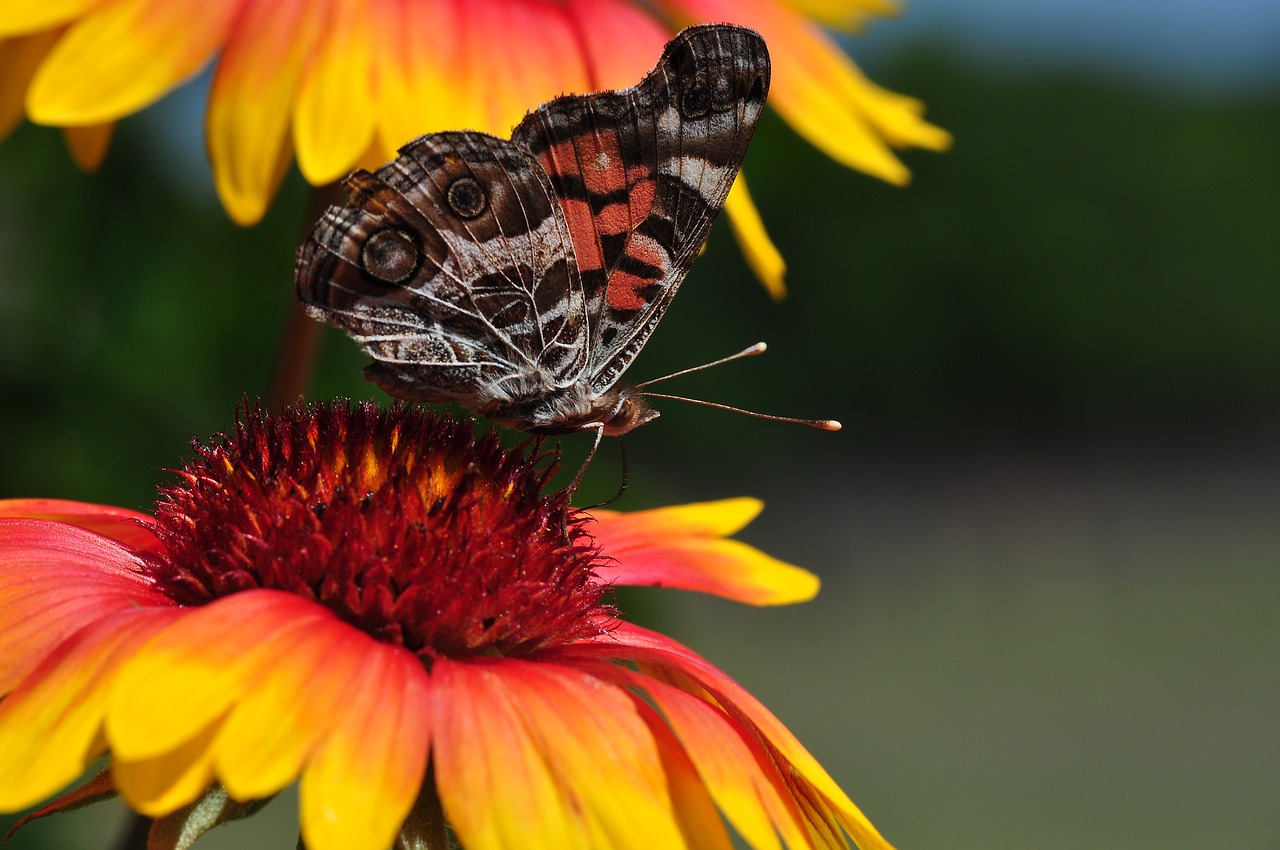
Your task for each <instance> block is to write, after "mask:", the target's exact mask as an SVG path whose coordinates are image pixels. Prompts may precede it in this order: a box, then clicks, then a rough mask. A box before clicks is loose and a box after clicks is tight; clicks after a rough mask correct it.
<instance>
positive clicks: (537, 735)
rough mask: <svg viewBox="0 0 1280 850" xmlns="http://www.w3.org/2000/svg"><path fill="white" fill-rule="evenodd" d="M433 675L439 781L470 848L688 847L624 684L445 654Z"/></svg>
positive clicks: (448, 810) (566, 671)
mask: <svg viewBox="0 0 1280 850" xmlns="http://www.w3.org/2000/svg"><path fill="white" fill-rule="evenodd" d="M431 680H432V689H431V702H432V707H433V711H432V715H433V717H434V724H433V725H434V730H435V732H434V734H435V736H436V737H435V741H436V744H435V750H434V752H435V762H434V763H435V771H436V783H437V785H438V787H439V790H440V797H441V801H442V802H443V804H444V809H445V813H446V814H447V815H448V816H449V821H450V823H451V824H453V826H454V828H455V830H456V831H457V833H458V836H459V839H460V840H461V842H462V844H463V845H464V846H465V847H467V848H468V850H499V849H500V848H508V847H514V846H520V847H528V848H547V850H552V848H562V847H563V848H575V847H581V848H590V847H614V848H633V847H634V848H637V850H641V848H653V847H663V848H678V847H682V846H684V841H683V838H682V836H681V835H680V833H679V829H678V827H677V825H676V823H675V819H674V812H673V810H672V807H671V803H670V799H669V797H668V791H667V787H666V782H665V779H664V777H663V774H662V769H661V763H660V760H659V758H658V754H657V751H656V748H655V746H654V744H653V739H652V737H651V736H650V735H649V733H648V730H647V727H646V726H645V724H644V722H643V721H642V720H641V719H640V718H639V717H638V715H637V714H636V709H635V707H634V705H633V703H632V701H631V700H630V698H629V697H627V696H626V694H625V692H623V691H622V690H620V689H618V688H615V687H614V686H611V685H607V684H605V683H603V682H601V681H600V680H598V679H596V678H594V677H591V676H587V675H584V674H582V673H580V672H577V671H574V670H571V669H569V668H559V667H556V666H553V665H544V664H535V663H530V662H521V661H514V660H506V661H502V662H495V663H468V664H463V663H454V662H438V663H437V664H436V665H435V667H434V668H433V669H432V674H431Z"/></svg>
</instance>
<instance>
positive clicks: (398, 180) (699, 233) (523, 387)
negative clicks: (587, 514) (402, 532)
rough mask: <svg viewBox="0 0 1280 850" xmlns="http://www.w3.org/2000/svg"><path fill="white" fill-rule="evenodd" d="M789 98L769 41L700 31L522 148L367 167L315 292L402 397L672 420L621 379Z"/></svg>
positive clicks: (552, 119)
mask: <svg viewBox="0 0 1280 850" xmlns="http://www.w3.org/2000/svg"><path fill="white" fill-rule="evenodd" d="M768 89H769V59H768V54H767V52H766V50H765V46H764V42H763V41H762V40H761V38H760V36H759V35H757V34H756V33H754V32H752V31H751V30H747V29H743V28H741V27H734V26H728V25H719V26H700V27H691V28H690V29H687V30H685V31H684V32H683V33H681V34H680V35H679V36H677V37H676V38H675V39H673V40H672V41H671V42H670V43H669V44H668V45H667V47H666V50H665V51H664V53H663V55H662V58H661V59H660V60H659V62H658V65H657V66H656V67H655V68H654V69H653V71H651V72H650V73H649V74H648V75H647V76H646V77H645V78H644V79H643V80H641V81H640V82H639V83H638V84H637V85H635V86H633V87H631V88H629V89H624V90H622V91H615V92H604V93H600V94H592V95H572V96H566V97H561V98H557V99H556V100H553V101H551V102H549V103H547V104H544V105H543V106H541V107H538V108H537V109H536V110H534V112H532V113H531V114H530V115H528V116H527V117H526V118H525V119H524V121H522V122H521V123H520V125H519V126H518V127H517V128H516V129H515V132H514V133H513V135H512V138H511V140H510V141H506V140H503V139H498V138H495V137H493V136H489V135H486V134H484V133H474V132H452V133H436V134H433V135H429V136H423V137H421V138H419V139H417V140H415V141H413V142H411V143H409V144H408V145H406V146H404V147H403V148H401V149H400V155H399V157H398V158H397V159H396V160H394V161H393V162H390V163H388V164H387V165H384V166H383V167H382V168H379V169H378V170H377V171H376V172H374V173H372V174H370V173H368V172H364V171H359V172H356V173H355V174H354V175H352V177H351V178H350V180H349V181H348V183H347V186H348V189H349V190H350V193H351V200H350V202H349V203H348V204H347V206H346V207H343V208H341V209H339V208H336V207H335V208H330V209H329V210H328V211H327V212H326V213H325V215H324V217H323V218H322V219H321V221H320V222H319V223H318V224H317V225H316V228H315V230H314V231H313V232H312V234H311V237H310V239H308V240H307V242H306V243H305V244H304V245H303V247H302V249H301V250H300V252H299V255H298V264H297V270H296V277H297V287H298V294H299V297H301V299H302V301H303V303H304V304H305V305H306V306H307V310H308V311H309V312H310V313H311V315H312V316H314V317H316V318H318V319H321V320H323V321H326V322H330V323H332V324H334V325H337V326H338V327H339V328H341V329H342V330H344V331H346V333H347V334H348V335H350V336H351V337H352V338H353V339H355V340H356V342H357V343H359V344H360V345H361V346H362V347H363V349H364V350H365V352H366V353H368V354H369V355H370V356H371V357H372V358H373V359H374V363H373V364H371V365H370V366H369V367H367V369H366V374H367V375H368V376H369V377H370V378H371V379H372V380H374V381H376V382H377V383H378V385H379V386H381V387H382V388H383V389H385V390H386V391H387V392H388V393H390V394H391V395H394V396H397V397H399V398H406V399H413V400H422V401H459V402H461V403H462V404H464V405H466V406H467V407H470V408H472V409H474V410H478V411H480V412H482V413H484V414H486V415H488V416H491V417H493V418H494V419H496V420H497V421H499V422H503V423H505V424H508V425H512V426H513V427H516V428H522V429H524V430H527V431H533V432H536V433H553V434H554V433H564V432H567V431H574V430H579V429H583V428H595V429H597V432H598V433H608V434H619V433H624V432H626V431H627V430H630V429H631V428H633V427H635V426H636V425H638V424H640V423H642V422H645V421H648V419H651V418H653V416H655V415H657V414H656V413H654V412H653V411H652V410H651V409H649V408H647V406H646V405H644V403H643V401H642V400H640V399H639V398H638V396H637V395H636V394H635V393H634V392H633V391H631V390H628V389H626V388H624V387H618V386H615V385H616V384H617V382H618V379H619V378H620V377H621V375H622V373H623V371H624V370H625V369H626V368H627V366H628V365H629V364H630V363H631V360H632V359H633V358H634V357H635V355H636V354H637V353H638V352H639V350H640V348H641V347H642V346H643V345H644V343H645V341H646V340H647V339H648V338H649V335H650V334H651V333H652V332H653V329H654V327H655V326H656V325H657V323H658V321H659V320H660V319H661V318H662V314H663V313H664V312H665V310H666V308H667V306H668V304H669V303H670V302H671V299H672V297H673V296H674V295H675V293H676V290H677V288H678V287H679V285H680V282H681V281H682V280H683V279H684V276H685V273H686V272H687V271H688V269H689V266H690V264H691V263H692V262H693V260H694V258H695V257H696V256H697V254H698V251H699V249H700V248H701V247H702V245H703V243H704V242H705V241H706V238H707V233H708V231H709V229H710V227H711V224H712V222H713V221H714V220H715V217H716V215H717V214H718V213H719V212H720V209H721V208H722V207H723V206H724V201H725V197H726V196H727V195H728V193H729V189H730V187H731V186H732V185H733V181H734V178H735V177H736V175H737V172H738V167H739V166H740V164H741V162H742V158H743V156H744V155H745V154H746V149H747V143H748V142H749V141H750V138H751V135H752V133H753V131H754V130H755V126H756V122H757V120H758V119H759V116H760V112H761V110H762V109H763V107H764V101H765V96H766V95H767V93H768Z"/></svg>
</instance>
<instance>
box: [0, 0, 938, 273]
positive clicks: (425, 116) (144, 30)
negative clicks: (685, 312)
mask: <svg viewBox="0 0 1280 850" xmlns="http://www.w3.org/2000/svg"><path fill="white" fill-rule="evenodd" d="M896 5H897V4H896V2H895V0H837V2H824V3H815V2H812V0H732V2H730V0H659V2H655V3H640V2H629V1H628V0H567V2H562V3H547V2H544V1H543V0H468V2H467V3H451V2H445V1H444V0H311V2H302V1H301V0H59V1H58V2H48V3H39V4H33V3H30V2H27V0H0V68H3V69H4V70H5V73H4V74H2V75H0V81H2V83H3V84H0V135H3V134H4V133H5V132H7V131H8V130H9V129H10V128H11V127H12V126H13V125H14V124H15V123H16V122H17V121H18V120H20V118H21V115H22V114H23V111H24V107H25V112H26V114H27V115H29V116H30V117H31V118H32V120H34V121H37V122H40V123H42V124H52V125H55V126H62V127H67V128H72V129H73V130H74V132H73V133H72V135H71V136H70V138H71V141H72V147H73V151H74V152H76V154H77V159H79V160H80V161H81V162H82V163H83V164H86V165H90V166H92V165H95V164H96V163H97V162H98V161H100V160H101V158H102V155H103V153H104V152H105V150H106V145H107V142H108V139H109V138H110V126H111V124H112V123H113V122H115V121H116V120H118V119H120V118H122V117H124V116H126V115H128V114H130V113H132V112H135V111H137V110H138V109H141V108H142V107H144V106H146V105H147V104H149V103H151V102H153V101H155V100H156V99H158V98H159V97H161V96H162V95H164V94H165V93H166V92H168V91H169V90H171V89H172V88H174V87H175V86H177V85H179V84H180V83H182V82H183V81H184V80H186V79H187V78H189V77H190V76H192V75H193V74H195V73H196V72H198V71H199V70H200V69H201V68H203V67H204V66H205V65H207V64H208V63H210V62H211V61H214V57H215V56H216V57H217V58H216V68H215V70H214V75H213V88H212V92H211V94H210V98H209V109H208V114H207V116H206V138H207V141H208V148H209V156H210V159H211V161H212V164H213V171H214V179H215V182H216V184H217V189H218V194H219V195H220V197H221V198H222V201H223V204H224V205H225V206H226V208H227V211H228V212H229V213H230V215H231V217H232V218H233V219H235V220H236V221H238V222H241V223H244V224H250V223H253V222H255V221H257V220H258V219H259V218H261V216H262V215H263V212H264V211H265V209H266V207H267V205H268V203H269V202H270V199H271V196H272V195H273V194H274V193H275V191H276V189H277V187H278V186H279V184H280V181H281V179H282V177H283V175H284V172H285V170H286V167H287V166H288V164H289V162H290V159H291V158H292V156H293V155H294V153H295V152H296V156H297V160H298V165H299V167H300V169H301V171H302V174H303V176H304V177H306V179H307V180H308V181H310V182H311V183H313V184H317V185H321V184H327V183H331V182H333V181H335V180H337V179H338V178H340V177H343V176H345V175H346V174H347V173H348V172H349V171H351V170H352V168H353V167H355V166H356V165H365V166H370V167H372V166H376V165H377V164H379V163H381V162H384V161H386V160H389V159H391V158H392V156H393V155H394V153H395V151H396V149H397V148H399V147H400V146H401V145H403V144H404V143H406V142H408V141H409V140H411V139H413V138H415V137H417V136H419V135H422V134H423V133H428V132H435V131H438V130H448V129H475V130H482V131H485V132H490V133H494V134H496V135H500V136H506V135H507V134H508V133H509V132H510V130H511V128H512V127H513V126H515V124H516V123H517V122H518V121H519V120H520V118H521V117H522V116H523V115H524V113H525V111H526V110H529V109H532V108H533V107H534V106H536V105H538V104H539V103H542V102H544V101H547V100H550V99H551V98H553V97H556V96H557V95H560V94H562V93H564V92H588V91H594V90H598V89H609V88H623V87H626V86H629V85H632V84H634V83H635V82H637V81H638V80H639V79H640V77H641V76H642V75H643V74H644V72H645V71H647V70H648V69H649V68H650V67H652V65H653V63H654V61H655V60H656V59H657V57H658V55H659V54H660V53H661V52H662V45H663V43H664V42H665V41H666V40H667V39H668V38H669V37H670V36H671V34H672V33H673V32H674V31H675V30H676V29H678V28H679V27H682V26H685V25H688V24H692V23H697V22H700V21H727V22H731V23H737V24H742V25H745V26H751V27H754V28H756V29H757V30H759V31H760V33H761V34H762V35H763V36H764V37H765V40H766V41H767V42H768V43H769V46H770V49H771V50H772V52H773V55H774V66H775V68H774V82H773V97H772V102H773V103H774V105H775V106H776V107H777V109H778V111H779V112H780V113H781V114H782V116H783V117H784V118H785V119H786V120H787V121H788V122H789V123H790V124H791V125H792V126H793V127H795V128H796V130H797V131H798V132H800V133H801V134H802V135H803V136H805V137H806V138H807V139H809V141H811V142H812V143H813V144H815V145H817V146H818V147H819V148H820V149H822V150H823V151H824V152H825V153H827V154H828V155H830V156H832V157H834V158H836V159H837V160H839V161H840V162H842V163H844V164H846V165H849V166H850V167H853V168H857V169H860V170H862V171H865V172H867V173H868V174H872V175H874V176H877V177H880V178H882V179H885V180H888V181H890V182H892V183H899V184H900V183H904V182H906V180H907V179H908V172H907V170H906V168H905V166H903V165H902V163H901V162H899V161H898V159H897V158H896V157H895V156H894V154H893V153H892V151H891V149H892V148H902V147H912V146H915V147H925V148H932V149H935V150H940V149H943V148H945V147H946V146H947V145H948V144H949V140H950V139H949V136H948V135H947V134H946V133H945V132H944V131H942V130H939V129H938V128H936V127H933V126H932V125H930V124H928V123H927V122H925V121H924V120H923V119H922V117H921V113H922V112H923V107H922V105H921V104H920V103H919V102H918V101H916V100H913V99H911V98H908V97H903V96H901V95H897V94H893V93H891V92H887V91H885V90H883V89H881V88H879V87H877V86H875V85H874V84H873V83H871V82H869V81H868V80H866V79H865V78H864V77H863V76H862V75H861V74H860V72H859V71H858V70H857V68H856V67H855V66H854V65H853V63H852V62H851V61H850V60H849V59H848V57H847V56H846V55H845V54H844V53H843V52H842V51H841V50H840V49H839V47H838V46H837V45H836V44H835V43H834V42H833V41H832V40H831V39H830V38H829V37H828V36H827V35H825V34H824V33H823V32H822V30H821V29H819V27H818V26H817V24H815V23H814V22H812V21H811V20H810V18H816V19H818V20H821V21H823V22H824V23H827V24H830V25H833V26H840V27H845V28H847V29H854V28H856V27H858V26H860V25H861V24H862V23H863V22H864V21H865V19H867V18H869V17H870V16H872V15H877V14H887V13H892V12H894V11H895V10H896ZM728 211H729V215H730V220H731V221H732V223H733V225H734V229H735V232H736V233H737V235H738V237H739V241H740V242H742V244H743V246H744V248H745V250H746V251H747V256H748V259H749V260H750V261H751V262H752V265H753V267H754V268H755V269H756V271H757V273H758V274H759V275H761V277H762V278H763V279H764V280H765V281H766V283H768V284H770V285H771V286H772V287H773V288H774V289H775V290H778V291H780V287H781V281H782V273H783V265H782V260H781V258H780V257H779V256H778V253H777V251H776V249H774V248H773V246H772V244H771V243H770V242H769V240H768V238H767V237H766V236H765V233H764V230H763V227H762V226H761V224H760V219H759V216H758V215H757V214H756V211H755V209H754V207H753V206H752V205H751V202H750V200H749V197H748V195H747V193H746V188H745V183H743V182H742V181H739V186H738V188H737V189H736V190H735V191H734V193H733V194H732V195H731V196H730V200H729V204H728Z"/></svg>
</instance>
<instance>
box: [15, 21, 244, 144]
mask: <svg viewBox="0 0 1280 850" xmlns="http://www.w3.org/2000/svg"><path fill="white" fill-rule="evenodd" d="M238 6H239V3H238V2H237V0H116V2H113V3H111V4H109V5H107V6H104V7H103V8H102V9H100V10H96V11H95V12H94V13H93V14H91V15H88V16H86V17H84V18H82V19H80V20H79V21H77V22H76V23H74V24H72V25H71V27H70V28H68V30H67V32H66V34H65V35H64V36H63V37H62V38H61V39H60V40H59V41H58V44H57V46H55V47H54V49H53V51H52V52H51V53H50V54H49V57H48V59H46V60H45V62H44V64H42V65H41V66H40V70H39V71H38V72H37V74H36V77H35V79H34V80H33V81H32V83H31V90H30V92H29V93H28V96H27V112H28V113H29V114H30V116H31V120H33V121H36V122H39V123H41V124H54V125H59V126H62V125H83V124H101V123H104V122H107V121H114V120H115V119H117V118H121V117H123V116H125V115H128V114H130V113H132V112H136V111H137V110H139V109H141V108H142V107H144V106H146V105H148V104H150V103H152V102H153V101H155V100H156V99H157V98H159V97H160V96H161V95H163V94H165V93H166V92H168V91H169V90H170V89H172V88H173V87H174V86H176V85H178V84H179V83H180V82H182V81H183V80H185V79H187V78H188V77H190V76H191V75H193V74H194V73H196V71H198V70H199V69H200V67H201V66H202V65H203V64H204V63H205V62H206V61H208V59H209V57H210V56H211V55H212V54H213V52H214V50H215V49H217V47H218V46H219V45H220V44H221V43H222V42H223V41H224V40H225V38H226V35H227V32H228V30H229V28H230V26H231V22H232V19H233V15H234V13H235V12H236V10H237V8H238Z"/></svg>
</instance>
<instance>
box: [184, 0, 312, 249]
mask: <svg viewBox="0 0 1280 850" xmlns="http://www.w3.org/2000/svg"><path fill="white" fill-rule="evenodd" d="M329 2H330V0H310V2H308V0H276V2H273V3H251V4H249V5H248V6H247V7H246V10H245V14H244V15H243V16H242V17H241V18H240V19H239V20H238V22H237V26H236V28H235V29H234V30H233V31H232V35H231V38H230V40H229V41H228V43H227V46H226V48H225V49H224V50H223V52H222V56H221V58H220V60H219V61H218V69H217V72H216V73H215V74H214V77H213V87H212V89H211V90H210V92H209V115H208V121H207V125H206V134H207V141H208V145H209V159H210V162H211V163H212V165H213V174H214V182H215V183H216V184H217V189H218V196H219V197H220V198H221V199H222V203H223V205H224V206H225V207H226V208H227V212H228V213H229V214H230V215H231V217H232V218H233V219H234V220H235V221H237V222H239V223H240V224H252V223H254V222H256V221H257V220H258V219H260V218H261V217H262V214H263V213H264V212H265V211H266V208H267V203H268V202H269V200H270V199H271V196H272V195H274V194H275V191H276V188H277V187H278V186H279V185H280V180H281V179H282V178H283V177H284V172H285V169H286V167H287V166H288V164H289V158H290V156H291V154H292V148H291V147H290V144H289V134H288V131H289V119H290V117H291V115H292V114H293V101H294V97H295V95H296V94H297V91H298V86H299V83H300V81H301V79H302V73H303V70H304V69H305V68H306V67H307V63H308V61H309V57H310V56H311V55H312V53H313V51H314V50H315V48H316V44H317V42H318V39H319V34H320V28H321V25H322V24H323V23H324V21H325V19H326V17H327V15H326V12H327V7H328V4H329Z"/></svg>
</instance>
